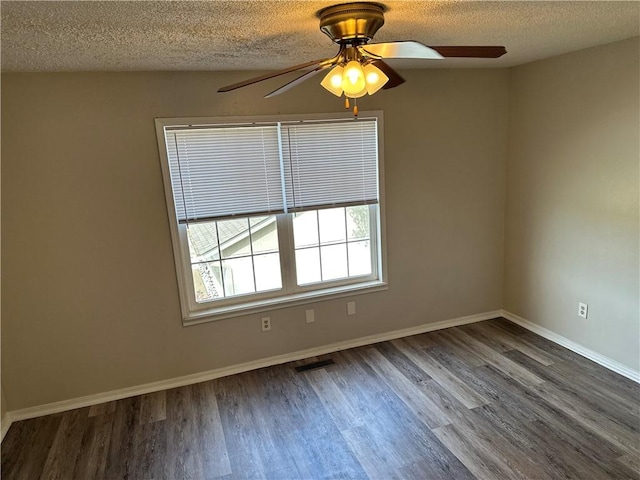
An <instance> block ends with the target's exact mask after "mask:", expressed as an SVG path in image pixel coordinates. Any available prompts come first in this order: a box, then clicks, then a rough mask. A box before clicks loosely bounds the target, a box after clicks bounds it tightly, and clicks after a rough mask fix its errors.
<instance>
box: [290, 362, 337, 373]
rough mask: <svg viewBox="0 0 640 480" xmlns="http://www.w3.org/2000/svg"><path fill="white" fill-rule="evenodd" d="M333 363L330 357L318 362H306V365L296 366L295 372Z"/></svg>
mask: <svg viewBox="0 0 640 480" xmlns="http://www.w3.org/2000/svg"><path fill="white" fill-rule="evenodd" d="M333 363H334V362H333V360H331V359H328V360H320V361H319V362H313V363H307V364H306V365H300V366H299V367H296V372H298V373H300V372H307V371H309V370H315V369H317V368H324V367H327V366H329V365H333Z"/></svg>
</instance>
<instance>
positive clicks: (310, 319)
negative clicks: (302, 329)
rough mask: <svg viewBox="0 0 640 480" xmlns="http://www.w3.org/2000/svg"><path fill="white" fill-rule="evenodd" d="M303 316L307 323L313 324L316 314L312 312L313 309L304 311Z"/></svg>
mask: <svg viewBox="0 0 640 480" xmlns="http://www.w3.org/2000/svg"><path fill="white" fill-rule="evenodd" d="M304 316H305V319H306V320H307V323H313V322H315V321H316V314H315V312H314V311H313V308H312V309H310V310H305V312H304Z"/></svg>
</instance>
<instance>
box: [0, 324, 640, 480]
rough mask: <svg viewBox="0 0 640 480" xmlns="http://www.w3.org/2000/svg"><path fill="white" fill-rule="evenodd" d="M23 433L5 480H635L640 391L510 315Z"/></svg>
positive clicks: (13, 434)
mask: <svg viewBox="0 0 640 480" xmlns="http://www.w3.org/2000/svg"><path fill="white" fill-rule="evenodd" d="M328 357H331V358H332V359H333V360H334V361H335V364H334V365H331V366H328V367H326V368H323V369H319V370H312V371H307V372H304V373H297V372H296V371H295V370H294V367H295V366H296V365H299V364H303V363H305V362H296V363H291V364H285V365H280V366H276V367H269V368H263V369H261V370H256V371H252V372H248V373H244V374H240V375H234V376H231V377H226V378H221V379H217V380H213V381H210V382H205V383H200V384H197V385H190V386H186V387H181V388H175V389H171V390H167V391H163V392H158V393H153V394H149V395H142V396H138V397H133V398H128V399H124V400H119V401H114V402H110V403H106V404H101V405H96V406H92V407H87V408H81V409H77V410H73V411H69V412H65V413H61V414H56V415H49V416H46V417H41V418H36V419H32V420H25V421H21V422H16V423H14V424H13V425H12V426H11V428H10V429H9V432H8V433H7V435H6V438H5V440H4V441H3V443H2V464H1V466H2V478H3V479H7V480H8V479H38V478H41V479H53V478H57V479H73V478H76V479H93V478H100V479H121V478H129V479H135V480H138V479H184V478H194V479H231V478H238V479H245V478H246V479H248V478H270V479H313V478H349V479H352V478H353V479H357V478H372V479H391V478H417V479H429V480H431V479H456V480H463V479H472V478H478V479H490V478H495V479H510V478H531V479H560V478H575V479H589V480H591V479H636V480H637V479H638V478H640V416H639V409H640V386H639V385H637V384H635V383H634V382H632V381H630V380H627V379H625V378H623V377H621V376H619V375H617V374H615V373H612V372H610V371H608V370H606V369H605V368H602V367H600V366H598V365H596V364H595V363H593V362H591V361H589V360H586V359H584V358H583V357H580V356H579V355H576V354H574V353H572V352H570V351H568V350H566V349H564V348H562V347H559V346H557V345H555V344H553V343H551V342H549V341H547V340H545V339H543V338H541V337H539V336H537V335H535V334H533V333H530V332H528V331H526V330H524V329H522V328H520V327H518V326H516V325H514V324H512V323H510V322H508V321H506V320H504V319H496V320H491V321H486V322H481V323H476V324H472V325H466V326H463V327H456V328H450V329H447V330H440V331H437V332H431V333H427V334H423V335H416V336H413V337H408V338H404V339H401V340H394V341H391V342H384V343H378V344H375V345H370V346H367V347H361V348H356V349H351V350H346V351H343V352H339V353H334V354H331V355H328V356H326V357H322V358H323V359H324V358H328Z"/></svg>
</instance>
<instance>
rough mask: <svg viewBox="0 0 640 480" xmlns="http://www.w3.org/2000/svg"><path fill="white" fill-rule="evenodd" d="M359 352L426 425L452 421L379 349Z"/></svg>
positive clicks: (434, 426)
mask: <svg viewBox="0 0 640 480" xmlns="http://www.w3.org/2000/svg"><path fill="white" fill-rule="evenodd" d="M359 354H360V356H361V357H362V358H363V359H364V360H365V361H366V362H367V363H368V364H369V365H370V366H371V368H373V370H374V371H375V372H376V373H377V374H378V375H379V376H380V377H381V378H382V379H383V380H384V382H385V383H386V384H387V385H388V386H389V387H390V388H391V389H392V390H393V391H394V392H395V394H396V395H397V396H398V397H399V398H400V399H402V401H403V402H404V403H405V404H406V405H407V407H409V409H410V410H411V411H412V412H413V414H414V415H415V416H416V418H418V419H420V421H422V422H423V423H424V424H425V425H426V426H428V427H429V428H436V427H441V426H443V425H447V424H449V423H451V421H452V419H451V418H449V415H448V413H447V412H446V411H445V410H443V409H441V408H440V407H439V405H438V404H437V403H435V402H433V401H431V399H430V398H429V397H428V396H426V395H424V394H423V392H422V391H421V390H419V389H416V388H415V387H414V385H413V383H411V381H410V380H409V379H408V378H406V377H405V376H404V375H403V374H402V373H400V371H399V370H398V369H397V368H395V366H394V365H393V364H392V363H391V362H390V361H389V360H387V359H386V358H385V357H384V356H383V355H382V354H381V353H380V352H379V351H378V350H377V349H375V348H369V349H362V350H360V351H359Z"/></svg>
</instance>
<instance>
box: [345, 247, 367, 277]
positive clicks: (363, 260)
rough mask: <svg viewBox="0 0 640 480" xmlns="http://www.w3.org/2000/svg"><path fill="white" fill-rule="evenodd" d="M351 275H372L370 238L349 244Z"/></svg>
mask: <svg viewBox="0 0 640 480" xmlns="http://www.w3.org/2000/svg"><path fill="white" fill-rule="evenodd" d="M347 247H348V249H349V276H350V277H355V276H358V275H371V245H370V243H369V241H368V240H366V241H363V242H353V243H349V244H348V246H347Z"/></svg>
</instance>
